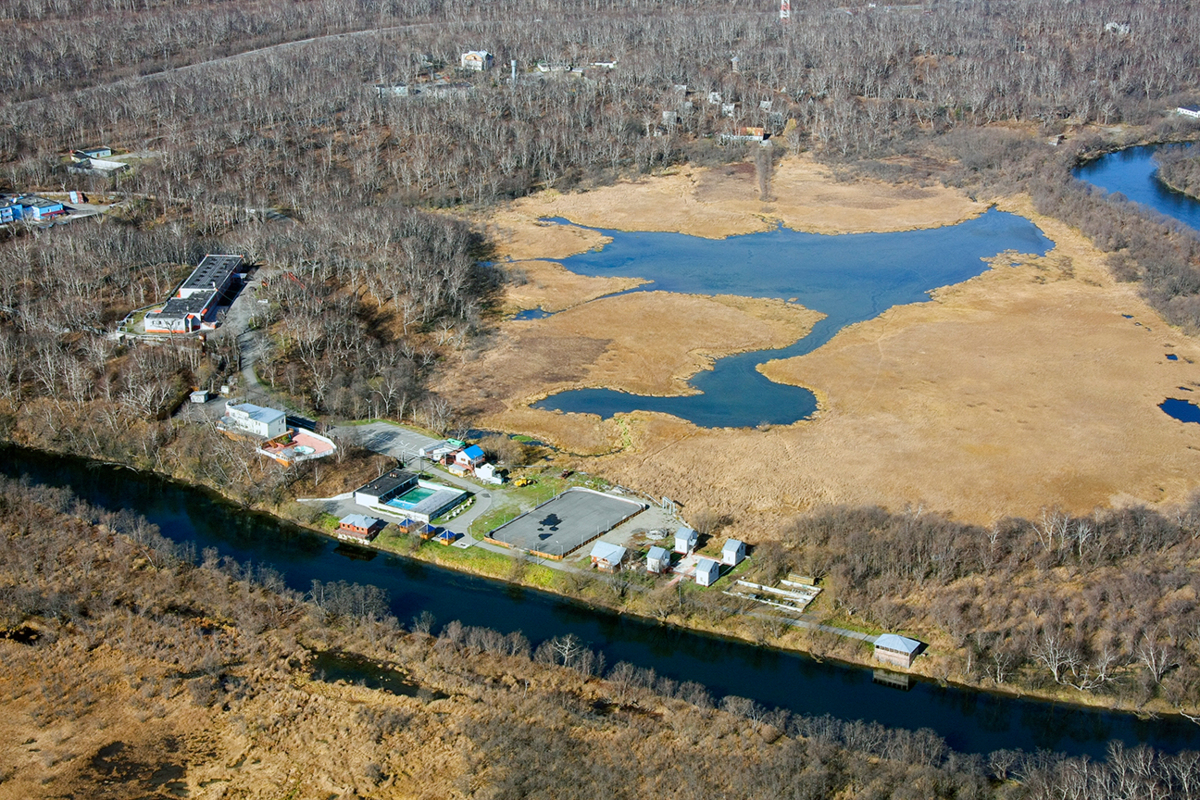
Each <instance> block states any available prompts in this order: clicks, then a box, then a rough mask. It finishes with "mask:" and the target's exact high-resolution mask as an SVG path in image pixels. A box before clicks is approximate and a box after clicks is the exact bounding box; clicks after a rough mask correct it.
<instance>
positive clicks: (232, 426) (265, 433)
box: [221, 403, 287, 439]
mask: <svg viewBox="0 0 1200 800" xmlns="http://www.w3.org/2000/svg"><path fill="white" fill-rule="evenodd" d="M221 422H222V423H223V424H224V425H225V428H226V430H233V431H240V432H242V433H251V434H254V435H255V436H261V437H263V438H264V439H274V438H275V437H276V436H282V435H283V434H284V433H286V432H287V414H285V413H283V412H282V411H279V410H278V409H275V408H263V407H262V406H256V405H254V404H253V403H242V404H240V405H234V404H233V403H226V404H225V416H223V417H221Z"/></svg>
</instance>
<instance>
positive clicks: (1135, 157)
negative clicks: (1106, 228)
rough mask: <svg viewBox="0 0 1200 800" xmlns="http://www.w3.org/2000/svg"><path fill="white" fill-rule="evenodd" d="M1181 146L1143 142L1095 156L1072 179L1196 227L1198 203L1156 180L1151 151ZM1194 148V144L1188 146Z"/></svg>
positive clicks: (1198, 224) (1199, 212)
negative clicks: (1123, 197) (1116, 194)
mask: <svg viewBox="0 0 1200 800" xmlns="http://www.w3.org/2000/svg"><path fill="white" fill-rule="evenodd" d="M1182 146H1184V145H1145V146H1143V147H1127V148H1125V149H1124V150H1118V151H1117V152H1115V153H1109V154H1107V155H1104V156H1101V157H1100V158H1097V159H1096V160H1095V161H1090V162H1088V163H1087V164H1084V165H1083V166H1081V167H1077V168H1076V169H1075V171H1074V173H1073V174H1074V175H1075V177H1076V178H1079V179H1080V180H1083V181H1086V182H1087V183H1090V184H1092V185H1093V186H1099V187H1100V188H1101V189H1105V190H1107V191H1109V192H1113V193H1118V192H1119V193H1120V194H1122V195H1124V196H1125V197H1126V198H1128V199H1130V200H1132V201H1133V202H1135V203H1141V204H1142V205H1144V206H1147V207H1149V208H1152V209H1154V210H1155V211H1157V212H1159V213H1160V214H1165V215H1166V216H1168V217H1171V218H1173V219H1176V220H1178V221H1179V222H1182V223H1183V224H1184V225H1187V226H1188V227H1190V228H1193V229H1196V230H1200V202H1197V201H1196V200H1194V199H1192V198H1191V197H1188V196H1187V195H1185V194H1182V193H1180V192H1177V191H1175V190H1174V189H1170V188H1168V187H1167V186H1166V184H1164V183H1163V182H1162V181H1160V180H1159V179H1158V165H1157V164H1155V163H1154V154H1155V152H1157V151H1158V149H1159V148H1160V147H1182ZM1188 146H1189V147H1194V145H1188Z"/></svg>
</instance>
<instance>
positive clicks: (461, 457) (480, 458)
mask: <svg viewBox="0 0 1200 800" xmlns="http://www.w3.org/2000/svg"><path fill="white" fill-rule="evenodd" d="M484 459H485V456H484V455H483V448H481V447H480V446H479V445H477V444H473V445H471V446H470V447H467V448H465V449H463V450H459V451H458V453H457V454H456V455H455V456H454V463H455V464H457V465H458V466H460V467H465V468H466V469H469V470H473V469H475V468H476V467H478V466H479V465H481V464H482V463H483V462H484Z"/></svg>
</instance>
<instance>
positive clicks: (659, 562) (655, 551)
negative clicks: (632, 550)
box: [646, 547, 671, 574]
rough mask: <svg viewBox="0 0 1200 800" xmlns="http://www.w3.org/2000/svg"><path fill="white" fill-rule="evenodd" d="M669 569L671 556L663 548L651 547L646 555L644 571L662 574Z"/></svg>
mask: <svg viewBox="0 0 1200 800" xmlns="http://www.w3.org/2000/svg"><path fill="white" fill-rule="evenodd" d="M670 568H671V554H670V552H668V551H667V548H665V547H651V548H650V552H649V553H647V554H646V571H647V572H655V573H659V574H662V573H664V572H666V571H667V570H668V569H670Z"/></svg>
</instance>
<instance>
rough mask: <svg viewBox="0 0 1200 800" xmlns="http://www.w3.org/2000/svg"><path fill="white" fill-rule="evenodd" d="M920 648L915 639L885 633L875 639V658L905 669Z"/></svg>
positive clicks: (910, 664)
mask: <svg viewBox="0 0 1200 800" xmlns="http://www.w3.org/2000/svg"><path fill="white" fill-rule="evenodd" d="M920 648H921V643H920V642H918V641H917V640H916V639H909V638H908V637H907V636H900V635H899V634H895V633H885V634H882V635H881V636H880V637H879V638H878V639H876V640H875V660H876V661H882V662H884V663H885V664H895V665H896V666H898V667H904V668H906V669H907V668H908V667H911V666H912V662H913V659H914V658H916V655H917V650H919V649H920Z"/></svg>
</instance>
